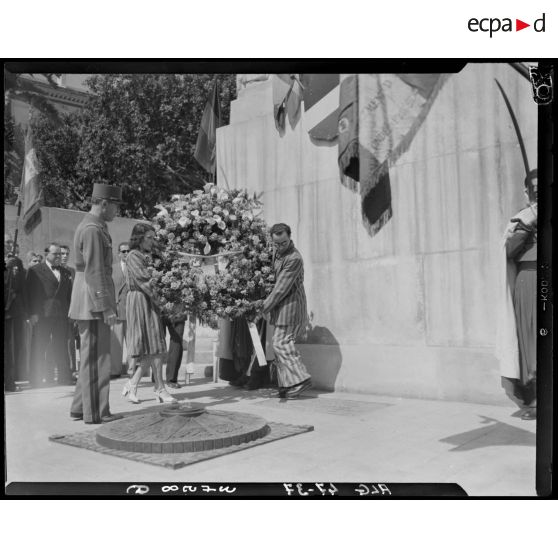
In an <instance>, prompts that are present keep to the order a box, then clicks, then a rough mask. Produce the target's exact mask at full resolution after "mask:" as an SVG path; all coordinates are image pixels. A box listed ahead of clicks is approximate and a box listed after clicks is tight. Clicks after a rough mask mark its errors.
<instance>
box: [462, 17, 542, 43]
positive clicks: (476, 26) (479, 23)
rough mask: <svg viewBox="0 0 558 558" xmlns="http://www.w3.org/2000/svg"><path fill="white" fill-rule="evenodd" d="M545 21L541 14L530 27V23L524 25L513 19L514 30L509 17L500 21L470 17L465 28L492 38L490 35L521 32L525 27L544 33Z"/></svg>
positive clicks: (498, 19) (493, 18)
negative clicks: (501, 32)
mask: <svg viewBox="0 0 558 558" xmlns="http://www.w3.org/2000/svg"><path fill="white" fill-rule="evenodd" d="M545 19H546V14H544V13H543V14H542V16H541V17H539V18H538V19H535V21H534V22H533V25H532V26H531V24H530V23H526V22H525V21H522V20H521V19H517V18H515V28H514V25H513V19H512V18H509V17H504V18H502V19H500V18H499V17H484V18H481V19H478V18H476V17H472V18H471V19H470V20H469V21H468V22H467V27H468V28H469V31H472V32H473V33H477V32H478V31H481V32H483V33H489V37H490V38H492V35H493V34H494V33H498V31H503V32H512V31H521V30H522V29H526V28H527V27H533V29H534V31H535V32H537V33H544V32H545V25H546V21H545Z"/></svg>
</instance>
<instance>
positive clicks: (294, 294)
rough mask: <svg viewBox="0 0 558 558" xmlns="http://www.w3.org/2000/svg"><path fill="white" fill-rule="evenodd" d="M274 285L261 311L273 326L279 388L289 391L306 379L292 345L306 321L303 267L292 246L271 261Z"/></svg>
mask: <svg viewBox="0 0 558 558" xmlns="http://www.w3.org/2000/svg"><path fill="white" fill-rule="evenodd" d="M273 270H274V272H275V285H274V287H273V290H272V291H271V293H270V294H269V296H268V297H267V298H266V299H265V301H264V304H263V308H262V311H263V312H264V314H267V313H269V314H270V323H271V324H272V325H274V326H275V331H274V333H273V341H272V342H273V350H274V351H275V357H276V364H277V376H278V383H279V387H282V388H289V387H292V386H294V385H297V384H300V383H301V382H303V381H304V380H307V379H308V378H310V374H308V372H307V370H306V367H305V366H304V363H303V362H302V358H301V356H300V353H299V352H298V350H297V348H296V346H295V341H296V338H297V336H298V335H299V334H300V333H301V332H302V331H303V329H304V327H305V326H306V323H307V320H308V314H307V310H306V294H305V292H304V264H303V261H302V256H301V255H300V252H299V251H298V250H297V249H296V248H295V247H294V244H293V242H291V243H290V245H289V248H287V250H286V251H285V252H284V253H283V254H277V253H276V254H275V255H274V257H273Z"/></svg>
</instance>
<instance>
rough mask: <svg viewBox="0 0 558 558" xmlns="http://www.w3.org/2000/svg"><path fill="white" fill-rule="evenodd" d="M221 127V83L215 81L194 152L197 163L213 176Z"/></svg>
mask: <svg viewBox="0 0 558 558" xmlns="http://www.w3.org/2000/svg"><path fill="white" fill-rule="evenodd" d="M220 125H221V105H220V103H219V83H218V82H217V79H215V80H214V81H213V88H212V89H211V93H210V94H209V97H208V98H207V103H206V105H205V109H204V111H203V116H202V119H201V124H200V131H199V132H198V141H197V142H196V150H195V152H194V157H195V159H196V161H197V162H198V163H199V164H200V165H201V166H202V167H203V168H204V169H205V170H206V171H207V172H209V173H211V174H215V151H216V149H215V147H216V144H217V128H218V127H219V126H220Z"/></svg>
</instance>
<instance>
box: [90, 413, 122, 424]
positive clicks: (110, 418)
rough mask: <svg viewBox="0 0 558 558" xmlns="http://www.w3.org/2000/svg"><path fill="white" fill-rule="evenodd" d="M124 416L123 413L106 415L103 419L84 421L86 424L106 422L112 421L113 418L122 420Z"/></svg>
mask: <svg viewBox="0 0 558 558" xmlns="http://www.w3.org/2000/svg"><path fill="white" fill-rule="evenodd" d="M122 418H124V416H123V415H105V416H104V417H101V420H99V421H96V420H95V421H91V422H88V421H84V422H85V424H105V423H107V422H112V421H113V420H120V419H122Z"/></svg>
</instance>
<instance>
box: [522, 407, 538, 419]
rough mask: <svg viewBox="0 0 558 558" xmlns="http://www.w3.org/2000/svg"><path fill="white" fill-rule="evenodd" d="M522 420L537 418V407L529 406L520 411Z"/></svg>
mask: <svg viewBox="0 0 558 558" xmlns="http://www.w3.org/2000/svg"><path fill="white" fill-rule="evenodd" d="M521 418H522V420H536V418H537V408H536V407H530V408H529V409H525V410H524V411H523V412H522V413H521Z"/></svg>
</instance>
